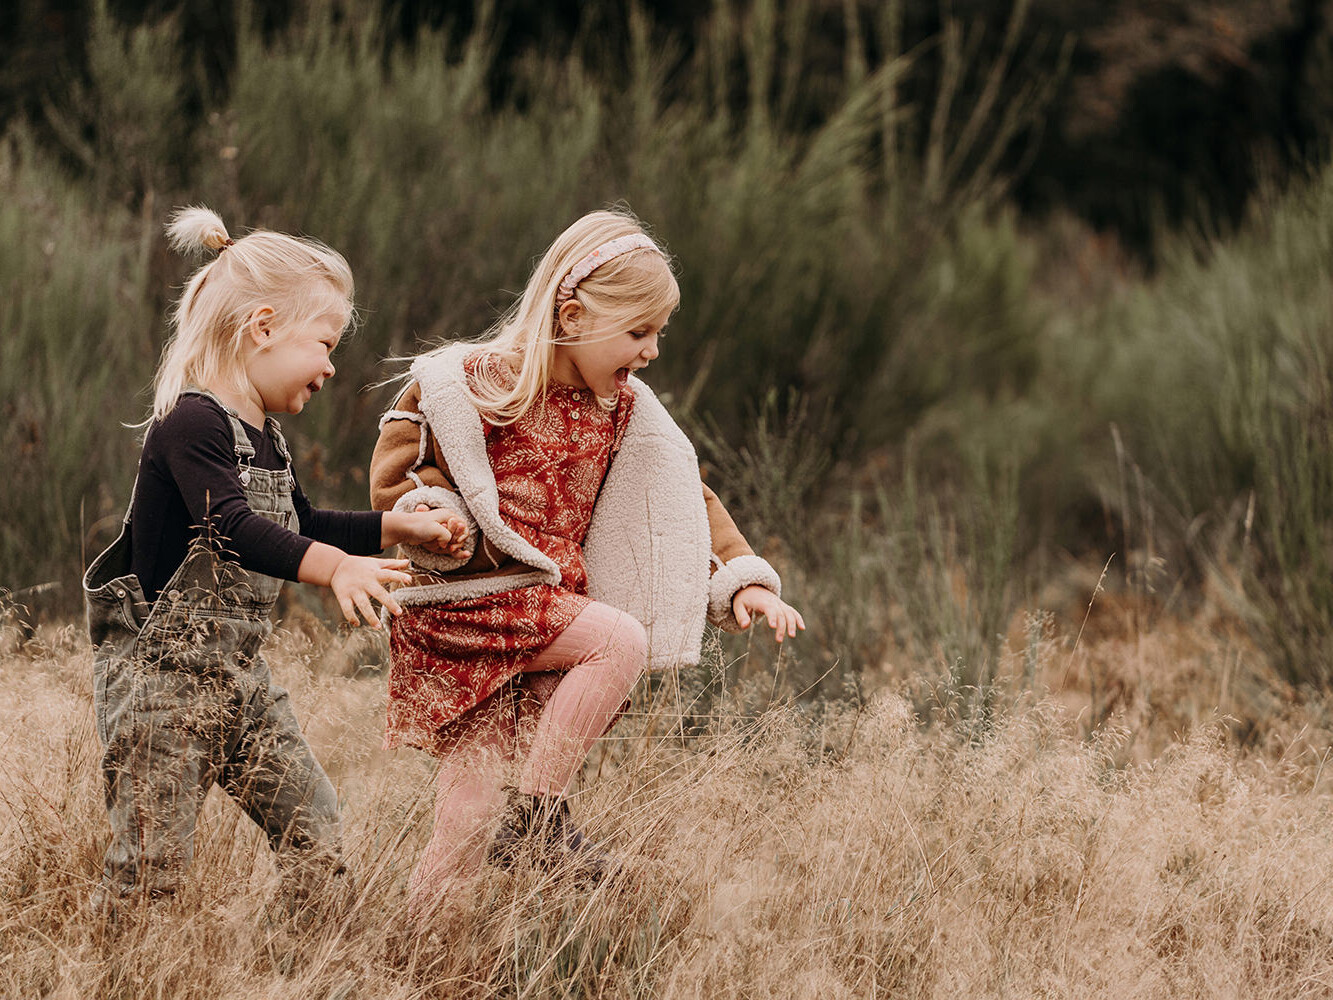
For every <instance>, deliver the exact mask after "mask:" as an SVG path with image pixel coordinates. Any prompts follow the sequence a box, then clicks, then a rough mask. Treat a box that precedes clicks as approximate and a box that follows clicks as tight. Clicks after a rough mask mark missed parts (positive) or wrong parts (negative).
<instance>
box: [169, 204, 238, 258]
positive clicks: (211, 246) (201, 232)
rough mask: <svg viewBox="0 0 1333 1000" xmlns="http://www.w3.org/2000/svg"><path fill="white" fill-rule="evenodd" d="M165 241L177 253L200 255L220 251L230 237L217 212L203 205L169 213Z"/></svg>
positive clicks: (229, 240)
mask: <svg viewBox="0 0 1333 1000" xmlns="http://www.w3.org/2000/svg"><path fill="white" fill-rule="evenodd" d="M167 241H168V242H169V243H170V244H171V249H173V250H175V251H176V252H177V253H202V252H203V251H205V250H221V249H222V248H223V247H225V246H226V245H227V244H228V243H230V242H231V237H230V236H228V235H227V227H226V226H224V225H223V224H222V217H221V216H219V215H218V214H217V212H214V211H213V210H212V209H211V208H205V207H204V206H203V205H192V206H190V207H189V208H178V209H176V211H174V212H172V213H171V220H170V221H169V222H168V223H167Z"/></svg>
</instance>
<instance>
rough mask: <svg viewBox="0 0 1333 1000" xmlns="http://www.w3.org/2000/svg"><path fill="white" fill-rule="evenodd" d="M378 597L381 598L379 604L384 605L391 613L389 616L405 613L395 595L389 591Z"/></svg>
mask: <svg viewBox="0 0 1333 1000" xmlns="http://www.w3.org/2000/svg"><path fill="white" fill-rule="evenodd" d="M376 597H378V598H379V602H380V603H381V604H383V605H384V610H385V611H387V612H389V614H391V615H401V614H402V613H403V606H402V605H401V604H399V603H398V602H397V601H395V600H394V599H393V595H392V594H391V593H389V592H388V591H387V590H385V591H382V593H381V594H377V595H376ZM377 620H378V619H377Z"/></svg>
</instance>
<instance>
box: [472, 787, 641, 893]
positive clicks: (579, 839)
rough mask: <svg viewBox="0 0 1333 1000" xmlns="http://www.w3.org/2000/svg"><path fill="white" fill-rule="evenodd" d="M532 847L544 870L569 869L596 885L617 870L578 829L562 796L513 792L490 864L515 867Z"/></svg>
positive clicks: (493, 844)
mask: <svg viewBox="0 0 1333 1000" xmlns="http://www.w3.org/2000/svg"><path fill="white" fill-rule="evenodd" d="M529 844H530V845H532V847H534V848H536V852H535V856H534V860H535V862H536V864H537V865H539V866H540V867H542V868H556V867H560V866H569V867H571V868H573V869H574V870H575V872H576V873H577V874H578V875H579V876H580V877H583V878H587V879H590V880H591V881H593V882H600V881H601V880H602V879H603V878H605V877H606V876H607V875H608V874H609V873H610V872H611V870H612V869H613V868H614V867H615V863H614V860H613V859H612V858H611V857H610V856H609V855H607V854H605V853H604V852H602V851H600V850H598V849H597V848H596V847H594V846H593V843H592V841H591V840H589V839H588V837H587V836H586V835H585V834H584V833H583V831H582V830H580V829H579V828H578V827H576V826H575V825H574V820H573V818H572V817H571V816H570V815H569V803H568V802H566V801H565V799H564V798H563V797H562V796H558V795H549V796H548V795H524V794H522V793H520V792H519V791H518V790H517V789H510V791H509V800H508V802H507V803H506V804H505V817H504V820H503V821H502V822H501V824H500V829H499V830H498V831H496V834H495V840H494V841H493V842H492V843H491V849H490V851H489V852H488V853H487V855H486V860H487V861H489V862H490V863H491V864H493V865H498V866H499V867H501V868H509V867H512V866H513V864H514V863H515V862H516V861H517V860H518V857H519V855H520V854H521V853H522V851H523V850H524V848H525V845H529Z"/></svg>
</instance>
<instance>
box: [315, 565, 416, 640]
mask: <svg viewBox="0 0 1333 1000" xmlns="http://www.w3.org/2000/svg"><path fill="white" fill-rule="evenodd" d="M410 565H411V563H409V562H408V561H407V560H406V559H377V558H375V557H374V556H343V558H342V560H341V561H340V562H339V563H338V565H337V568H335V569H334V571H333V579H331V580H330V581H329V586H330V587H331V588H332V589H333V596H334V597H336V598H337V599H338V607H340V608H342V612H343V618H344V619H346V621H347V623H348V624H349V625H360V624H361V620H360V619H359V618H357V612H360V613H361V618H364V619H365V622H366V624H367V625H369V626H370V627H371V628H379V627H380V619H379V616H378V615H377V614H375V608H374V606H373V605H371V603H370V602H371V600H376V601H379V602H380V603H381V604H383V605H384V608H385V610H386V611H388V612H389V613H390V614H394V615H400V614H402V613H403V608H402V606H401V605H400V604H399V603H398V602H397V601H395V600H394V599H393V596H392V595H391V594H390V593H389V591H388V590H386V589H385V586H384V585H385V584H386V583H411V582H412V577H411V575H410V574H408V573H404V572H403V570H405V569H407V567H408V566H410Z"/></svg>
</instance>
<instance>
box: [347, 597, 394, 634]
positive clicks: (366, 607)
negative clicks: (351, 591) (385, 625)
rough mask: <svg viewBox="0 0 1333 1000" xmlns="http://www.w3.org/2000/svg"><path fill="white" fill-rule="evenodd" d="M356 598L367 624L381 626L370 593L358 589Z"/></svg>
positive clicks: (358, 607) (372, 626) (357, 605)
mask: <svg viewBox="0 0 1333 1000" xmlns="http://www.w3.org/2000/svg"><path fill="white" fill-rule="evenodd" d="M386 596H387V595H386ZM354 600H355V602H356V607H357V610H359V611H360V612H361V617H362V618H364V619H365V620H366V624H367V625H369V626H370V627H371V628H379V627H380V618H379V615H377V614H375V608H374V606H373V605H371V603H370V595H369V594H368V593H366V591H364V590H360V591H357V594H356V597H355V598H354Z"/></svg>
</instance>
